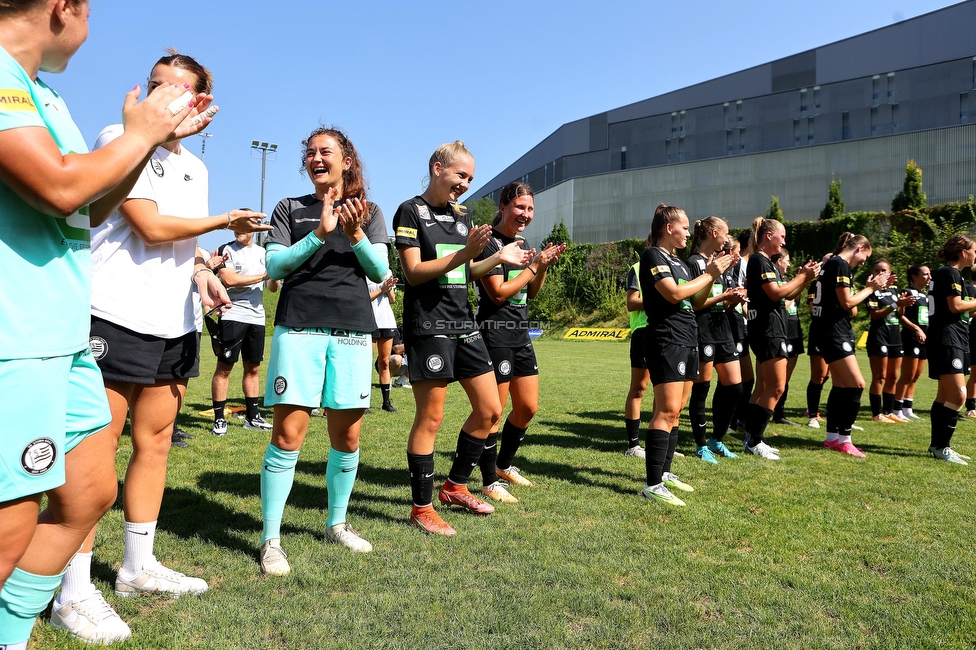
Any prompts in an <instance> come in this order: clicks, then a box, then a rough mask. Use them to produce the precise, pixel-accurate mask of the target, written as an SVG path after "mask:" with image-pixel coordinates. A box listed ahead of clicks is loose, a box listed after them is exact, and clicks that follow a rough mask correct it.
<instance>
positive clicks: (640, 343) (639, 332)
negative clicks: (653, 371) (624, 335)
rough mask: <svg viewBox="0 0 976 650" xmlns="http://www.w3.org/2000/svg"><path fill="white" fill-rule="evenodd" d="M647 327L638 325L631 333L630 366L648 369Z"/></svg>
mask: <svg viewBox="0 0 976 650" xmlns="http://www.w3.org/2000/svg"><path fill="white" fill-rule="evenodd" d="M646 338H647V328H646V327H638V328H637V329H635V330H634V331H633V333H631V335H630V367H631V368H640V369H642V370H647V343H646V341H645V339H646Z"/></svg>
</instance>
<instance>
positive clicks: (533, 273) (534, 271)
mask: <svg viewBox="0 0 976 650" xmlns="http://www.w3.org/2000/svg"><path fill="white" fill-rule="evenodd" d="M525 268H527V269H528V270H530V271H532V275H534V276H535V275H539V273H538V271H536V270H535V269H533V268H532V267H531V266H527V267H525Z"/></svg>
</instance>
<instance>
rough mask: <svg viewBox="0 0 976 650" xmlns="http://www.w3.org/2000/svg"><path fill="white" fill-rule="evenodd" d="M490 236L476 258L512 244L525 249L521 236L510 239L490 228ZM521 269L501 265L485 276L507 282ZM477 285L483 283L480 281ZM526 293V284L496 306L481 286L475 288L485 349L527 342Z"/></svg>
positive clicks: (479, 325) (488, 255) (492, 253)
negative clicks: (514, 243) (476, 289)
mask: <svg viewBox="0 0 976 650" xmlns="http://www.w3.org/2000/svg"><path fill="white" fill-rule="evenodd" d="M491 235H492V236H491V239H489V240H488V244H487V245H486V246H485V249H484V250H483V251H481V254H480V255H478V258H477V259H479V260H483V259H487V258H489V257H491V256H492V255H494V254H495V253H496V252H498V251H500V250H501V249H502V248H503V247H504V246H507V245H508V244H511V243H512V242H518V243H519V247H520V248H523V249H527V248H528V247H527V246H526V245H525V240H524V239H522V238H521V237H515V238H514V239H513V238H511V237H508V236H506V235H504V234H502V233H500V232H498V231H497V230H494V229H493V230H492V231H491ZM524 270H525V267H524V266H515V265H512V264H504V263H502V264H499V265H498V266H496V267H495V268H493V269H492V270H491V271H488V273H486V274H485V277H487V276H489V275H500V276H501V277H502V281H503V282H508V281H509V280H511V279H512V278H514V277H516V276H517V275H519V274H520V273H521V272H522V271H524ZM531 273H532V271H529V274H531ZM478 282H479V283H480V284H482V285H483V284H484V281H483V280H479V281H478ZM528 294H529V285H525V286H524V287H522V290H521V291H519V292H518V293H517V294H515V295H514V296H512V297H511V298H509V299H508V300H506V301H505V302H503V303H502V304H500V305H496V304H495V302H494V301H493V300H492V299H491V298H490V297H489V296H488V292H487V291H485V289H484V286H479V287H478V313H477V314H475V318H476V319H477V321H478V329H480V330H481V336H483V337H484V339H485V345H487V346H488V347H489V348H517V347H521V346H523V345H527V344H528V343H529V330H528V329H527V327H526V325H527V323H528V321H529V303H528Z"/></svg>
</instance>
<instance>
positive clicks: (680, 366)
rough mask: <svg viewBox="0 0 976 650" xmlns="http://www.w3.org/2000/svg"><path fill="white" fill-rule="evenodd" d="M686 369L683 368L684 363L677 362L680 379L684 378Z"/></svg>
mask: <svg viewBox="0 0 976 650" xmlns="http://www.w3.org/2000/svg"><path fill="white" fill-rule="evenodd" d="M686 367H687V366H685V362H684V361H679V362H678V374H679V375H681V376H682V377H684V376H685V369H686Z"/></svg>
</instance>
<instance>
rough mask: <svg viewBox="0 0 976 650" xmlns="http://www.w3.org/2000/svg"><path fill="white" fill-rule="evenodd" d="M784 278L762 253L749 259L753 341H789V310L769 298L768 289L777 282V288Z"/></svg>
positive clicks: (750, 338) (750, 311) (748, 277)
mask: <svg viewBox="0 0 976 650" xmlns="http://www.w3.org/2000/svg"><path fill="white" fill-rule="evenodd" d="M782 280H783V276H782V275H781V274H780V272H779V269H778V268H776V265H775V264H773V263H772V261H770V259H769V258H768V257H766V256H765V255H763V254H762V253H753V254H752V255H750V256H749V265H748V267H747V268H746V290H747V292H748V294H749V340H753V339H758V338H766V339H785V338H786V309H785V308H784V307H783V304H782V302H780V301H779V300H773V299H772V298H770V297H769V296H768V295H767V294H766V289H765V288H764V285H765V284H766V283H768V282H773V283H775V284H776V285H777V286H778V285H779V284H780V283H781V282H782Z"/></svg>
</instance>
